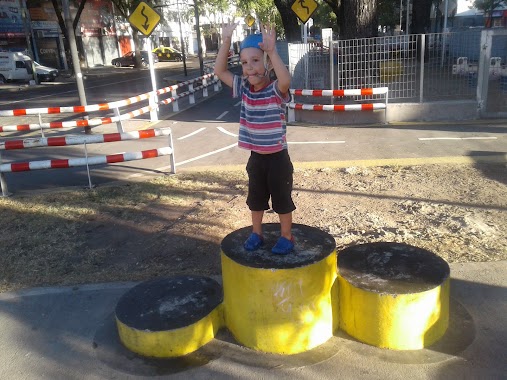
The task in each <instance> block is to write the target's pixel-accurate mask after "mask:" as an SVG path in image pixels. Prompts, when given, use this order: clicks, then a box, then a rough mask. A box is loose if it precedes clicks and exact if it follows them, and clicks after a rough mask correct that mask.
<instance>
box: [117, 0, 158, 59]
mask: <svg viewBox="0 0 507 380" xmlns="http://www.w3.org/2000/svg"><path fill="white" fill-rule="evenodd" d="M111 2H112V3H113V4H114V5H115V7H116V9H117V10H118V11H119V12H120V14H121V15H122V16H123V18H124V19H125V20H127V19H128V17H129V15H130V12H131V11H133V10H134V7H135V6H136V5H137V3H138V1H137V0H111ZM146 3H147V4H150V3H152V2H151V1H146ZM151 5H152V6H153V7H155V6H156V4H151ZM132 39H133V40H134V46H135V52H136V54H135V60H136V64H135V67H136V68H140V67H141V53H140V49H139V32H138V31H137V29H136V28H132Z"/></svg>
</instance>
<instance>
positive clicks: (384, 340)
mask: <svg viewBox="0 0 507 380" xmlns="http://www.w3.org/2000/svg"><path fill="white" fill-rule="evenodd" d="M449 282H450V269H449V265H448V264H447V262H445V261H444V260H443V259H442V258H440V257H438V256H437V255H435V254H434V253H432V252H429V251H427V250H425V249H421V248H417V247H413V246H410V245H407V244H401V243H369V244H362V245H356V246H352V247H349V248H346V249H344V250H342V251H340V252H339V254H338V300H339V321H340V327H341V328H342V329H343V330H344V331H345V332H346V333H347V334H349V335H351V336H352V337H354V338H356V339H358V340H360V341H362V342H364V343H368V344H370V345H373V346H376V347H383V348H391V349H396V350H414V349H421V348H424V347H427V346H430V345H431V344H433V343H434V342H436V341H437V340H438V339H440V338H441V337H442V336H443V335H444V333H445V331H446V330H447V327H448V324H449Z"/></svg>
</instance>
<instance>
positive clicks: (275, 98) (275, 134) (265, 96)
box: [232, 75, 290, 153]
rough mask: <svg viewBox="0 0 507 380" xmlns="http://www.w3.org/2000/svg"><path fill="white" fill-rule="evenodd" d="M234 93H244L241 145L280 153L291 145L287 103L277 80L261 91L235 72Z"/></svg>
mask: <svg viewBox="0 0 507 380" xmlns="http://www.w3.org/2000/svg"><path fill="white" fill-rule="evenodd" d="M232 96H233V97H235V98H238V97H240V96H241V111H240V117H239V141H238V146H239V147H240V148H243V149H249V150H253V151H254V152H259V153H276V152H280V151H281V150H283V149H287V140H286V137H285V135H286V133H287V125H286V123H285V103H286V102H288V101H289V100H290V95H288V94H287V98H286V99H284V98H283V97H282V94H281V93H280V91H279V90H278V86H277V81H276V80H275V81H273V82H271V83H270V84H268V85H267V86H266V87H264V88H263V89H261V90H259V91H254V89H253V87H252V86H250V84H249V83H248V81H247V80H244V79H243V78H242V77H240V76H238V75H235V76H234V82H233V87H232Z"/></svg>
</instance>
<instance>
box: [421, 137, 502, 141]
mask: <svg viewBox="0 0 507 380" xmlns="http://www.w3.org/2000/svg"><path fill="white" fill-rule="evenodd" d="M496 139H497V138H496V137H419V138H418V140H420V141H429V140H496Z"/></svg>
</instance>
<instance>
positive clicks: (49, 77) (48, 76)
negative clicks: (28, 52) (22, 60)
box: [33, 61, 60, 82]
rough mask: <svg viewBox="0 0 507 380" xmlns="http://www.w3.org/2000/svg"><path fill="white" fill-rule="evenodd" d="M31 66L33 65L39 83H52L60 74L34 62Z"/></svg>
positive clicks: (51, 68)
mask: <svg viewBox="0 0 507 380" xmlns="http://www.w3.org/2000/svg"><path fill="white" fill-rule="evenodd" d="M33 64H34V65H35V72H36V73H37V80H38V81H39V82H53V81H54V80H55V79H56V78H57V77H58V75H59V74H60V73H59V72H58V70H57V69H55V68H53V67H47V66H44V65H41V64H40V63H38V62H35V61H34V62H33Z"/></svg>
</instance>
